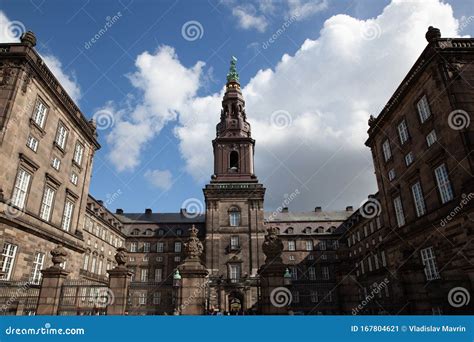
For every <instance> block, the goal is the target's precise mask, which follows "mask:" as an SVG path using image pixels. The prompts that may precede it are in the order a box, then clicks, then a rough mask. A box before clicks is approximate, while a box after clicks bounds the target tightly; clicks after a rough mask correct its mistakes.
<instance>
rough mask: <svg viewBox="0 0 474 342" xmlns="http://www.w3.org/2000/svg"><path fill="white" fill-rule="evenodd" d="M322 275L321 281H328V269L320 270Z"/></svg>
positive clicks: (324, 267)
mask: <svg viewBox="0 0 474 342" xmlns="http://www.w3.org/2000/svg"><path fill="white" fill-rule="evenodd" d="M321 271H322V274H323V279H325V280H327V279H329V267H327V266H323V267H322V268H321Z"/></svg>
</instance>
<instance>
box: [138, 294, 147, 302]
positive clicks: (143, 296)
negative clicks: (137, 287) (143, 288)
mask: <svg viewBox="0 0 474 342" xmlns="http://www.w3.org/2000/svg"><path fill="white" fill-rule="evenodd" d="M138 304H140V305H145V304H146V293H145V292H141V293H140V297H139V298H138Z"/></svg>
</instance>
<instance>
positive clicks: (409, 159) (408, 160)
mask: <svg viewBox="0 0 474 342" xmlns="http://www.w3.org/2000/svg"><path fill="white" fill-rule="evenodd" d="M413 160H415V158H414V157H413V152H411V151H410V152H408V153H407V154H406V155H405V165H406V166H410V165H411V163H413Z"/></svg>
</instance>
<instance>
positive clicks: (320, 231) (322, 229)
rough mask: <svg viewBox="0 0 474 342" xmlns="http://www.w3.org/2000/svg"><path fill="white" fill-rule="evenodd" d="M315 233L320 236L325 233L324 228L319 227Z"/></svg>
mask: <svg viewBox="0 0 474 342" xmlns="http://www.w3.org/2000/svg"><path fill="white" fill-rule="evenodd" d="M315 232H316V233H318V234H322V233H324V227H323V226H319V227H318V228H316V231H315Z"/></svg>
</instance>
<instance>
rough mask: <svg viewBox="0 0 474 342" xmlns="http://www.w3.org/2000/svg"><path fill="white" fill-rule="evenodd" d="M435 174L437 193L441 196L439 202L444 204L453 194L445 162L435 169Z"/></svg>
mask: <svg viewBox="0 0 474 342" xmlns="http://www.w3.org/2000/svg"><path fill="white" fill-rule="evenodd" d="M435 176H436V183H437V185H438V191H439V195H440V196H441V203H442V204H444V203H446V202H449V201H451V200H452V199H453V198H454V195H453V189H452V188H451V182H450V181H449V176H448V171H447V170H446V165H445V164H441V165H440V166H438V167H437V168H436V169H435Z"/></svg>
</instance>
